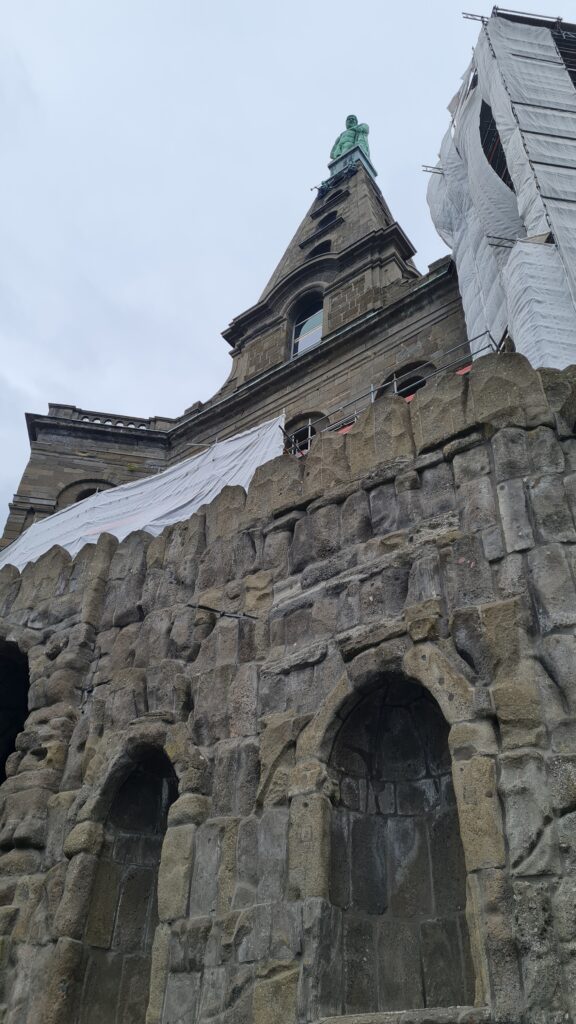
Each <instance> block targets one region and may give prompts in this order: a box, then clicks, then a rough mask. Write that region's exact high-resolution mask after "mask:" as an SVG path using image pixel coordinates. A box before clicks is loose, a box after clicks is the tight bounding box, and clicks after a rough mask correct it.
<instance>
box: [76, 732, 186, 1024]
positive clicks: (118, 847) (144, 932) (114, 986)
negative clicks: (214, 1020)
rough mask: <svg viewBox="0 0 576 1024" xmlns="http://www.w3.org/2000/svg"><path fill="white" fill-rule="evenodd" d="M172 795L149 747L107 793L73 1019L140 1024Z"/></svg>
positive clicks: (173, 786) (162, 760)
mask: <svg viewBox="0 0 576 1024" xmlns="http://www.w3.org/2000/svg"><path fill="white" fill-rule="evenodd" d="M177 792H178V787H177V780H176V776H175V774H174V770H173V768H172V765H171V764H170V761H169V760H168V758H167V757H166V755H165V754H164V752H163V751H162V750H159V749H157V748H154V747H151V748H148V749H146V750H143V751H142V752H141V753H140V755H139V756H138V757H137V758H136V759H135V761H134V764H133V767H132V770H131V771H130V772H129V774H128V775H127V776H126V777H125V778H124V781H123V782H122V783H121V785H120V786H119V788H118V789H117V790H116V793H115V795H114V796H113V799H112V802H111V805H110V809H109V811H108V816H107V818H106V822H105V840H104V845H103V848H102V854H101V858H100V861H99V864H98V868H97V872H96V877H95V881H94V886H93V889H92V894H91V900H90V908H89V912H88V920H87V922H86V929H85V935H84V940H85V944H86V969H85V975H84V980H83V985H82V1004H81V1006H80V1007H79V1012H78V1018H77V1019H78V1020H79V1021H82V1022H84V1021H87V1022H92V1021H96V1020H98V1021H100V1020H102V1021H110V1022H112V1021H130V1022H132V1024H144V1022H145V1020H146V1008H147V1004H148V989H149V984H150V964H151V950H152V942H153V939H154V932H155V929H156V925H157V923H158V907H157V902H158V901H157V881H158V866H159V863H160V851H161V847H162V841H163V839H164V833H165V831H166V825H167V818H168V809H169V807H170V804H171V803H172V802H173V800H174V799H175V798H176V796H177ZM74 1019H75V1020H76V1017H75V1018H74Z"/></svg>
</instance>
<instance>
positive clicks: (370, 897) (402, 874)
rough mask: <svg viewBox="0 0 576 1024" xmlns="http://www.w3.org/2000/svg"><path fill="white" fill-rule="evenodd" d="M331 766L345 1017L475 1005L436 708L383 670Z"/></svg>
mask: <svg viewBox="0 0 576 1024" xmlns="http://www.w3.org/2000/svg"><path fill="white" fill-rule="evenodd" d="M330 770H331V775H332V777H333V780H334V783H335V792H336V793H337V794H338V795H337V796H336V797H335V798H334V807H333V811H332V843H331V846H332V856H331V881H330V902H331V904H332V906H333V908H334V910H335V911H336V908H338V910H337V911H336V912H337V913H338V914H339V916H340V920H341V925H340V936H341V938H340V941H341V953H340V958H339V961H340V968H341V969H340V971H339V974H340V976H341V979H342V989H341V1004H340V1005H341V1007H342V1009H341V1012H344V1013H360V1014H362V1013H375V1012H383V1011H389V1010H412V1009H417V1008H424V1007H439V1006H458V1005H470V1004H472V1003H473V1001H474V975H473V968H472V963H471V956H470V948H469V938H468V928H467V923H466V917H465V905H466V870H465V866H464V853H463V849H462V843H461V839H460V830H459V822H458V814H457V809H456V802H455V796H454V790H453V788H452V774H451V759H450V753H449V749H448V725H447V723H446V720H445V719H444V717H443V715H442V713H441V711H440V708H439V707H438V704H437V703H436V701H435V700H434V699H433V698H432V697H431V696H430V694H429V693H428V692H427V691H426V690H425V689H424V688H423V687H422V686H421V685H420V684H419V683H416V682H412V681H411V680H409V679H407V678H405V677H404V676H402V675H394V674H390V675H389V676H386V677H385V678H383V680H382V685H381V686H379V687H378V689H377V690H375V691H373V692H372V693H369V694H368V695H366V696H365V697H364V698H363V699H362V700H361V701H360V702H359V703H357V704H356V705H355V706H354V707H353V708H352V709H351V711H350V713H349V715H348V716H347V717H346V718H345V720H344V721H343V723H342V726H341V728H340V731H339V733H338V735H337V736H336V739H335V742H334V746H333V749H332V754H331V758H330Z"/></svg>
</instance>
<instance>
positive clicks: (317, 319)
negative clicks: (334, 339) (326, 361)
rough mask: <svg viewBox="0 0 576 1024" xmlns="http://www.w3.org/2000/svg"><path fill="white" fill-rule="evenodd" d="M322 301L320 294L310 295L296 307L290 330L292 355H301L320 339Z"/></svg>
mask: <svg viewBox="0 0 576 1024" xmlns="http://www.w3.org/2000/svg"><path fill="white" fill-rule="evenodd" d="M322 313H323V303H322V297H321V296H320V295H311V296H309V297H308V298H307V299H305V300H304V301H303V302H301V303H299V305H298V306H297V307H296V311H295V314H294V321H293V322H294V328H293V331H292V355H293V356H297V355H301V354H302V352H306V351H307V350H308V349H309V348H313V347H314V345H317V344H318V343H319V342H320V341H321V340H322Z"/></svg>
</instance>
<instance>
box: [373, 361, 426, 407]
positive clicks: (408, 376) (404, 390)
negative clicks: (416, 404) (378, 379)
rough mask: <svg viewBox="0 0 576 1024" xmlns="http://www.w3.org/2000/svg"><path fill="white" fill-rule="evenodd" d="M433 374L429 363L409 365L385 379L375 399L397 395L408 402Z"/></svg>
mask: <svg viewBox="0 0 576 1024" xmlns="http://www.w3.org/2000/svg"><path fill="white" fill-rule="evenodd" d="M433 372H434V367H433V366H432V365H431V363H409V364H408V365H407V366H403V367H402V368H401V369H399V370H395V371H394V373H391V374H390V376H389V377H387V378H386V380H385V381H384V383H383V384H382V387H381V388H379V389H378V391H377V392H376V398H381V397H382V395H399V396H400V397H401V398H404V399H406V401H407V402H409V401H410V400H411V399H412V398H413V396H414V395H415V394H416V392H417V391H419V390H420V388H423V387H424V386H425V385H426V380H427V377H428V376H429V375H430V373H433Z"/></svg>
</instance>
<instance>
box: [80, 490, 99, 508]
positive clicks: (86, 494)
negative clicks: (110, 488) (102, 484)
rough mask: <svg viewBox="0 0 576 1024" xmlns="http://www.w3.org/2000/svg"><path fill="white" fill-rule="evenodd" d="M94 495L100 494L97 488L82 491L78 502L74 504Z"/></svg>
mask: <svg viewBox="0 0 576 1024" xmlns="http://www.w3.org/2000/svg"><path fill="white" fill-rule="evenodd" d="M93 494H98V488H97V487H87V488H86V490H85V491H80V493H79V495H78V497H77V498H76V501H75V502H74V504H76V502H78V501H84V498H91V497H92V495H93Z"/></svg>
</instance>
